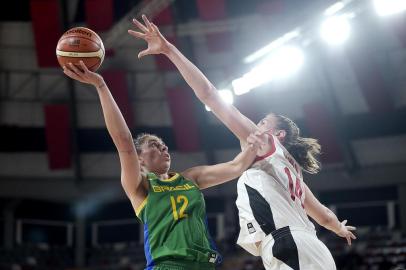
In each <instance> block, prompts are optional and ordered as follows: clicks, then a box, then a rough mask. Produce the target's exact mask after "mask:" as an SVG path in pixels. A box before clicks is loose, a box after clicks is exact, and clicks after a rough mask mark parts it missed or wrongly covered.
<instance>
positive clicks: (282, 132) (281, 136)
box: [274, 129, 286, 142]
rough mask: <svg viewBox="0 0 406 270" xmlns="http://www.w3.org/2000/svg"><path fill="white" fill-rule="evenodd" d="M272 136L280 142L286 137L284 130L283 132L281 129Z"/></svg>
mask: <svg viewBox="0 0 406 270" xmlns="http://www.w3.org/2000/svg"><path fill="white" fill-rule="evenodd" d="M274 135H275V136H276V137H277V138H278V139H279V141H280V142H283V141H284V140H285V137H286V130H283V129H281V130H278V131H276V132H275V134H274Z"/></svg>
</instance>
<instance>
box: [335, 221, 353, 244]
mask: <svg viewBox="0 0 406 270" xmlns="http://www.w3.org/2000/svg"><path fill="white" fill-rule="evenodd" d="M345 224H347V220H344V221H343V222H341V227H340V230H339V231H338V232H337V235H338V236H341V237H343V238H345V239H347V243H348V245H350V246H351V239H354V240H355V239H357V237H355V235H354V234H353V233H352V232H351V231H355V230H356V228H355V227H353V226H346V225H345Z"/></svg>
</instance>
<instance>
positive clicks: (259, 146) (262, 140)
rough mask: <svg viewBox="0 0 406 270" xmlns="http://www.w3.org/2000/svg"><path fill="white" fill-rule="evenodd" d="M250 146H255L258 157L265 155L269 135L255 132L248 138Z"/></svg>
mask: <svg viewBox="0 0 406 270" xmlns="http://www.w3.org/2000/svg"><path fill="white" fill-rule="evenodd" d="M247 143H248V145H254V146H255V147H256V150H257V155H258V156H262V155H265V154H266V153H267V152H268V151H269V150H268V148H269V147H268V135H267V134H266V133H263V132H260V131H255V132H254V133H251V134H250V135H249V136H248V137H247Z"/></svg>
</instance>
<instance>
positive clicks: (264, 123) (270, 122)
mask: <svg viewBox="0 0 406 270" xmlns="http://www.w3.org/2000/svg"><path fill="white" fill-rule="evenodd" d="M257 126H258V128H259V131H261V132H269V133H272V134H274V133H275V131H276V130H277V119H276V117H275V116H273V115H272V114H268V115H267V116H266V117H265V118H263V119H262V120H261V121H259V123H258V124H257Z"/></svg>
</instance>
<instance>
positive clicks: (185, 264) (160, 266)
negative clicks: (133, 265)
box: [152, 260, 216, 270]
mask: <svg viewBox="0 0 406 270" xmlns="http://www.w3.org/2000/svg"><path fill="white" fill-rule="evenodd" d="M215 267H216V265H215V264H214V263H202V262H192V261H180V260H179V261H178V260H176V261H163V262H159V263H157V264H156V265H155V266H154V267H153V268H152V269H153V270H215V269H216V268H215Z"/></svg>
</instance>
